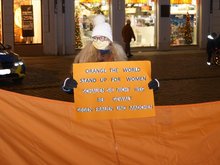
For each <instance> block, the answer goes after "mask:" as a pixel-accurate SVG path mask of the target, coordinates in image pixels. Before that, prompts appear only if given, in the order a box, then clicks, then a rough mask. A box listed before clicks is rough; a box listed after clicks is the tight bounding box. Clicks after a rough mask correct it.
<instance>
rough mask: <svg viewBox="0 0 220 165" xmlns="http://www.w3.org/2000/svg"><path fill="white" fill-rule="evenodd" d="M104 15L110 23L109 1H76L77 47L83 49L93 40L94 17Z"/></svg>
mask: <svg viewBox="0 0 220 165" xmlns="http://www.w3.org/2000/svg"><path fill="white" fill-rule="evenodd" d="M99 13H102V14H104V15H105V17H106V21H107V22H109V0H75V13H74V14H75V45H76V48H83V47H84V46H85V45H86V43H87V42H88V41H90V40H91V35H92V30H93V22H92V20H93V17H94V16H95V15H96V14H99Z"/></svg>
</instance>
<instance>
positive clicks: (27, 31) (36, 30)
mask: <svg viewBox="0 0 220 165" xmlns="http://www.w3.org/2000/svg"><path fill="white" fill-rule="evenodd" d="M14 42H15V43H16V44H41V43H42V18H41V0H14Z"/></svg>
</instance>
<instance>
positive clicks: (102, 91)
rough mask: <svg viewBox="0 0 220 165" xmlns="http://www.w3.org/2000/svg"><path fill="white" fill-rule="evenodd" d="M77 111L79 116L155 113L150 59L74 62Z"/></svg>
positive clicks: (141, 115) (126, 116)
mask: <svg viewBox="0 0 220 165" xmlns="http://www.w3.org/2000/svg"><path fill="white" fill-rule="evenodd" d="M73 77H74V79H75V80H76V81H77V82H78V86H77V88H75V89H74V98H75V104H74V110H75V111H74V112H75V114H74V115H75V117H76V118H77V119H79V120H84V119H92V120H95V119H122V118H136V117H151V116H154V115H155V109H154V96H153V91H152V90H150V89H149V88H148V83H149V81H150V80H151V64H150V62H149V61H126V62H97V63H80V64H73Z"/></svg>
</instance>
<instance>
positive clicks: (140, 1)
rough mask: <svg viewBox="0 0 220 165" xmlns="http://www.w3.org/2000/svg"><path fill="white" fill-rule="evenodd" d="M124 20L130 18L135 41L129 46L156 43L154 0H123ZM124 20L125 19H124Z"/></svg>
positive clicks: (143, 45) (149, 45) (147, 45)
mask: <svg viewBox="0 0 220 165" xmlns="http://www.w3.org/2000/svg"><path fill="white" fill-rule="evenodd" d="M125 7H126V8H125V15H126V20H127V19H130V20H131V26H132V28H133V31H134V33H135V37H136V41H133V40H132V42H131V47H153V46H155V45H156V0H125ZM126 20H125V21H126Z"/></svg>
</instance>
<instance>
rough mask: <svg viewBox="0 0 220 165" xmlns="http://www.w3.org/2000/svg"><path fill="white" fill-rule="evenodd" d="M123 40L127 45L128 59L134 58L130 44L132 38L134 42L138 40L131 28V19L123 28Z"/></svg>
mask: <svg viewBox="0 0 220 165" xmlns="http://www.w3.org/2000/svg"><path fill="white" fill-rule="evenodd" d="M122 38H123V41H124V43H125V53H126V54H127V57H131V56H133V55H132V54H131V47H130V43H131V40H132V38H133V39H134V41H135V40H136V38H135V35H134V31H133V29H132V27H131V21H130V20H129V19H128V20H127V24H126V25H125V26H124V27H123V28H122Z"/></svg>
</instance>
